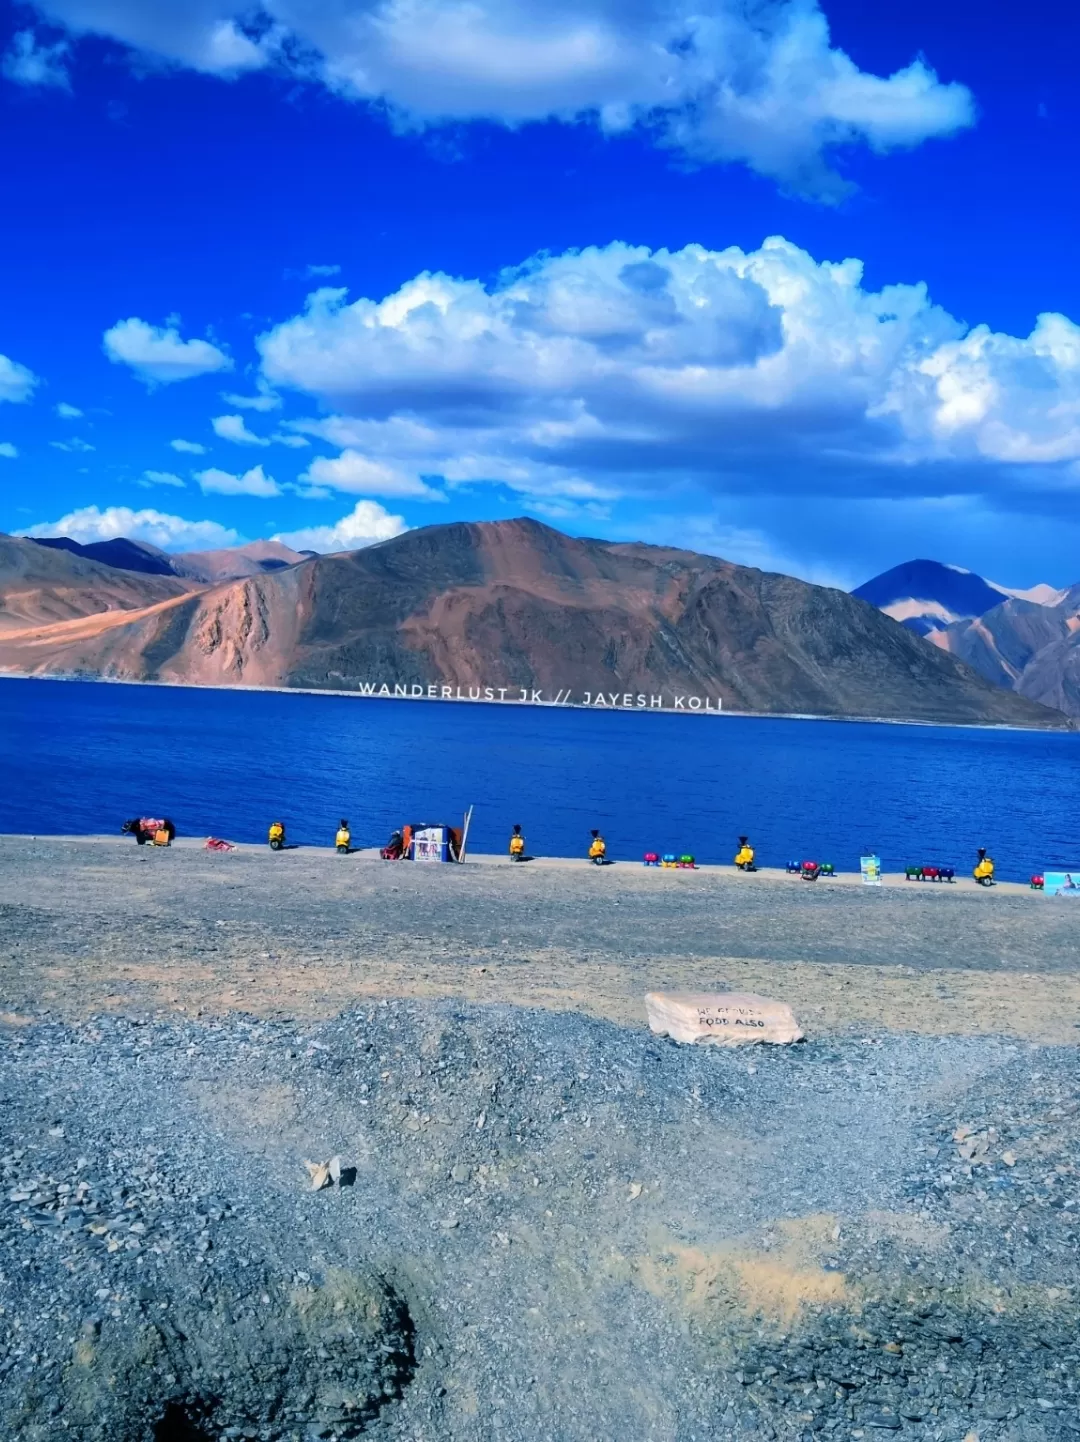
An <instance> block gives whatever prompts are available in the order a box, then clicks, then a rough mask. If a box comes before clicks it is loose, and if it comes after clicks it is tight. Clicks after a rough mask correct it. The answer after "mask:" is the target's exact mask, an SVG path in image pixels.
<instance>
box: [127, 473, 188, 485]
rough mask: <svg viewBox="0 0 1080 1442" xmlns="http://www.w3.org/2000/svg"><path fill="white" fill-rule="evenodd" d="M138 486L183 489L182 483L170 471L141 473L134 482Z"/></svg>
mask: <svg viewBox="0 0 1080 1442" xmlns="http://www.w3.org/2000/svg"><path fill="white" fill-rule="evenodd" d="M136 485H140V486H178V487H180V488H181V489H182V488H183V485H184V482H183V481H182V480H181V478H180V477H179V476H177V475H174V474H173V472H172V471H143V473H142V476H141V477H140V478H139V480H138V481H137V482H136Z"/></svg>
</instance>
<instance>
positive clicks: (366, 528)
mask: <svg viewBox="0 0 1080 1442" xmlns="http://www.w3.org/2000/svg"><path fill="white" fill-rule="evenodd" d="M408 529H409V528H408V526H406V524H405V521H404V518H403V517H401V516H392V515H390V513H389V512H388V511H386V510H384V509H383V507H382V506H380V505H379V503H378V501H357V503H356V505H355V506H354V507H353V509H352V510H351V511H350V512H349V514H348V515H347V516H342V518H341V520H340V521H338V522H337V523H336V524H335V525H333V526H308V527H307V528H306V529H303V530H299V531H285V532H283V533H282V534H281V535H278V536H275V537H274V540H275V541H282V542H284V544H285V545H286V546H292V547H293V549H294V550H297V551H321V552H323V553H328V552H332V551H359V550H361V549H362V548H363V547H364V546H373V545H374V544H375V542H376V541H389V540H392V539H393V537H394V536H400V535H401V534H402V532H403V531H407V530H408Z"/></svg>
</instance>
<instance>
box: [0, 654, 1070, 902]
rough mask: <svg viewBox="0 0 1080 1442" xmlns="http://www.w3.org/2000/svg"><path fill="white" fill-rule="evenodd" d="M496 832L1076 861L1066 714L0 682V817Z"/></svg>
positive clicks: (26, 828)
mask: <svg viewBox="0 0 1080 1442" xmlns="http://www.w3.org/2000/svg"><path fill="white" fill-rule="evenodd" d="M470 803H474V804H475V806H476V812H475V817H474V823H473V832H472V835H471V837H470V847H473V846H475V849H476V850H478V851H502V850H503V849H504V848H505V845H506V838H507V835H508V833H509V830H510V826H511V824H512V823H513V822H515V821H520V822H521V824H522V826H523V827H524V829H525V834H526V836H527V837H528V841H529V846H530V849H531V850H533V851H535V852H537V853H539V854H547V855H580V854H582V853H583V852H584V849H585V846H586V845H587V843H588V831H589V828H590V827H592V826H598V827H600V828H601V829H602V831H603V832H604V834H605V836H606V837H607V840H608V847H609V853H610V854H611V855H612V856H614V857H616V858H626V859H632V860H635V861H637V860H640V857H641V854H642V852H643V851H645V850H658V851H668V850H671V851H683V850H689V851H692V852H694V854H695V855H696V856H697V857H698V859H699V860H701V861H729V860H730V859H731V856H732V855H733V852H734V849H735V843H736V838H737V836H738V834H739V833H740V832H748V833H749V834H750V836H751V838H752V839H753V841H754V842H755V844H756V846H757V848H758V857H759V860H760V861H761V862H762V863H764V864H767V865H782V864H783V863H784V862H785V861H787V860H788V858H803V857H814V858H816V859H818V860H830V861H832V862H833V863H834V865H835V866H836V867H837V869H838V870H849V869H857V868H858V856H859V854H860V852H861V851H863V850H864V849H866V848H867V847H872V848H874V849H876V850H877V851H878V852H879V854H880V855H881V856H882V858H883V860H884V863H885V866H886V867H887V868H888V869H897V868H901V867H903V866H905V865H907V864H908V863H909V862H924V861H925V862H935V861H936V862H938V863H943V864H947V865H954V866H956V867H957V868H958V869H959V868H961V867H963V868H964V869H965V870H968V869H970V866H971V865H972V864H973V861H974V853H975V849H976V847H978V846H987V847H988V848H989V849H990V852H991V854H992V855H993V856H994V857H995V859H996V861H997V863H998V870H999V875H1001V876H1005V877H1011V878H1013V879H1017V880H1026V879H1027V877H1028V876H1029V875H1030V874H1031V873H1032V871H1034V870H1038V869H1041V868H1042V867H1044V866H1046V867H1050V866H1054V865H1059V866H1065V867H1072V868H1073V869H1077V868H1080V735H1054V734H1050V733H1041V732H1020V731H975V730H964V729H961V728H953V727H921V726H887V725H872V724H863V723H854V722H831V721H787V720H764V719H759V718H749V717H747V718H738V717H721V718H714V717H693V716H677V715H657V714H656V713H653V714H651V715H650V714H635V713H633V712H627V713H618V712H612V713H608V714H604V713H600V714H597V713H594V712H588V711H573V710H556V709H541V708H532V707H498V706H484V705H469V704H454V703H439V702H408V701H386V700H383V701H379V700H362V699H360V698H353V697H342V696H310V695H301V694H295V695H287V694H285V695H283V694H279V693H270V692H266V693H262V694H259V693H253V692H236V691H233V692H230V691H200V690H182V689H175V690H174V689H170V688H158V687H137V686H120V685H103V684H91V683H76V682H63V681H23V680H14V679H0V831H5V832H36V833H39V834H40V833H47V832H111V831H115V830H118V828H119V825H120V822H121V821H122V820H123V819H124V818H125V817H127V816H133V815H137V814H139V813H143V814H145V813H147V812H152V813H154V814H156V815H161V814H164V815H168V816H171V817H172V819H173V820H174V821H175V822H176V824H177V827H178V830H179V832H180V834H181V835H187V836H193V835H195V836H205V835H208V834H211V833H212V834H215V835H219V836H228V837H232V838H234V839H236V840H241V841H262V840H264V839H265V836H266V828H267V826H268V824H269V822H270V821H271V820H272V819H273V818H275V817H280V818H281V819H282V820H283V821H285V823H286V825H287V827H288V831H289V835H290V839H292V840H295V841H299V842H309V843H318V844H322V845H329V844H331V843H332V839H333V833H334V829H335V827H336V825H337V820H338V817H339V816H348V817H349V819H350V821H351V822H352V826H353V835H354V838H355V841H356V843H357V844H358V845H365V846H367V845H376V844H378V845H381V844H382V843H383V842H384V841H385V840H386V837H387V836H388V835H389V833H390V831H391V830H392V829H393V828H394V827H395V826H396V825H399V824H400V823H401V822H404V821H412V820H432V821H442V820H446V821H459V820H460V817H461V814H462V812H463V811H464V809H465V807H466V806H468V805H469V804H470Z"/></svg>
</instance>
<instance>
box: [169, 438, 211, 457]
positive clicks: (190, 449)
mask: <svg viewBox="0 0 1080 1442" xmlns="http://www.w3.org/2000/svg"><path fill="white" fill-rule="evenodd" d="M169 445H170V446H172V448H173V450H174V451H180V453H181V454H182V455H185V456H205V455H206V447H205V446H201V445H200V444H199V442H198V441H184V440H176V441H170V442H169Z"/></svg>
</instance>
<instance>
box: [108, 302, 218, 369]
mask: <svg viewBox="0 0 1080 1442" xmlns="http://www.w3.org/2000/svg"><path fill="white" fill-rule="evenodd" d="M103 339H104V345H105V354H106V355H107V356H108V357H109V359H110V360H111V361H113V362H115V363H116V364H118V365H127V366H130V367H131V369H132V370H133V371H134V372H135V374H136V375H137V376H138V377H139V379H140V380H143V381H146V382H147V383H148V384H150V385H153V384H155V383H156V384H160V385H168V384H170V383H171V382H172V381H185V380H190V379H191V378H192V377H193V376H201V375H208V374H210V373H212V372H214V371H222V370H232V364H233V363H232V360H231V359H230V358H229V357H228V356H227V355H226V354H225V352H224V351H222V350H219V349H218V347H217V346H216V345H213V344H211V342H210V341H208V340H181V338H180V331H179V329H178V327H177V326H176V324H174V323H172V322H170V323H169V324H167V325H163V326H153V325H149V324H147V322H146V321H144V320H139V319H137V317H135V316H131V317H129V319H127V320H121V321H117V323H116V324H115V325H114V326H113V327H112V328H111V329H109V330H107V331H106V332H105V335H104V338H103Z"/></svg>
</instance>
